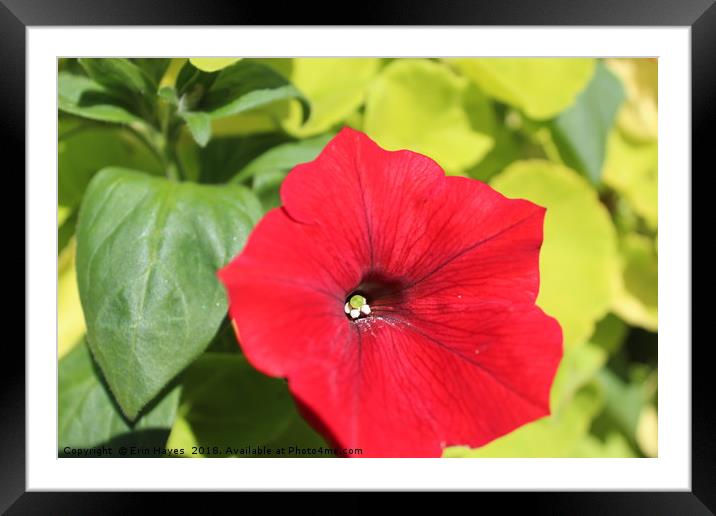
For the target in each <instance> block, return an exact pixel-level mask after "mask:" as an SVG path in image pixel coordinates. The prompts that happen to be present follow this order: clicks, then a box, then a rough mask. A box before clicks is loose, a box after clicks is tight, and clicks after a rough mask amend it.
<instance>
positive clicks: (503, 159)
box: [464, 83, 522, 181]
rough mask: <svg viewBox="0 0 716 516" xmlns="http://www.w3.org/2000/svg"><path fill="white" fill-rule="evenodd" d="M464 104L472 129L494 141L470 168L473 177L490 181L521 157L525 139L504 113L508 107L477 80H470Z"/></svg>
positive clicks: (469, 171)
mask: <svg viewBox="0 0 716 516" xmlns="http://www.w3.org/2000/svg"><path fill="white" fill-rule="evenodd" d="M464 107H465V112H466V113H467V116H468V118H469V120H470V126H471V127H472V129H473V130H474V131H477V132H478V133H482V134H486V135H488V136H490V137H491V138H492V139H493V141H494V145H493V147H492V149H490V152H488V153H487V154H486V155H485V157H484V158H482V159H481V160H480V161H479V162H478V163H477V164H476V165H475V166H473V167H471V168H470V169H469V170H468V171H467V173H468V175H469V176H470V177H474V178H475V179H479V180H481V181H487V180H489V179H490V178H491V177H492V176H494V175H495V174H497V173H498V172H501V171H502V170H503V169H504V168H505V167H506V166H507V165H509V164H510V163H512V162H513V161H516V160H518V159H519V158H520V155H521V152H522V149H521V142H520V141H519V138H518V134H517V132H516V131H514V130H513V129H512V128H511V127H510V126H509V125H508V124H507V123H506V122H505V120H503V119H505V118H507V116H506V115H505V114H504V113H502V112H503V111H505V109H504V108H503V107H502V106H496V105H495V103H494V102H492V100H491V99H489V98H488V97H487V96H486V95H485V94H484V93H483V92H482V91H480V89H479V88H478V87H477V86H476V85H475V84H473V83H470V84H469V85H468V87H467V89H466V91H465V105H464ZM500 108H502V109H500ZM513 114H514V113H513Z"/></svg>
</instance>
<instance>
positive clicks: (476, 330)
mask: <svg viewBox="0 0 716 516" xmlns="http://www.w3.org/2000/svg"><path fill="white" fill-rule="evenodd" d="M281 199H282V201H283V207H282V208H277V209H274V210H272V211H270V212H269V213H268V214H267V215H266V216H265V217H264V218H263V219H262V220H261V222H260V223H259V224H258V226H257V227H256V228H255V229H254V231H253V233H252V234H251V236H250V237H249V240H248V243H247V244H246V247H245V248H244V250H243V252H242V253H241V254H240V255H239V256H238V257H237V258H235V259H234V260H233V261H232V262H231V263H230V264H229V265H227V266H226V267H225V268H224V269H222V270H221V271H220V273H219V275H220V278H221V280H222V281H223V282H224V284H225V285H226V288H227V290H228V294H229V300H230V315H231V317H232V318H233V320H234V322H235V323H236V325H237V326H238V329H239V331H240V342H241V347H242V349H243V351H244V353H245V355H246V357H247V359H248V360H249V361H250V362H251V364H253V366H254V367H256V368H257V369H258V370H260V371H262V372H264V373H266V374H268V375H270V376H275V377H283V378H286V379H287V380H288V386H289V389H290V391H291V393H292V394H293V396H294V397H295V399H296V400H297V402H298V404H299V406H301V407H302V410H303V411H304V413H305V414H306V415H307V418H308V419H309V420H310V421H311V422H312V424H313V425H314V426H315V427H316V429H317V430H319V431H320V432H322V433H323V434H324V436H325V437H326V438H328V439H329V441H331V442H332V443H333V444H334V445H336V446H340V447H345V448H361V449H362V450H363V453H362V456H378V457H436V456H440V455H441V453H442V449H443V447H445V446H453V445H466V446H470V447H478V446H482V445H484V444H486V443H488V442H489V441H491V440H493V439H495V438H497V437H500V436H501V435H504V434H506V433H507V432H510V431H511V430H513V429H515V428H517V427H519V426H520V425H523V424H525V423H527V422H529V421H532V420H534V419H537V418H539V417H542V416H545V415H547V414H549V391H550V387H551V385H552V381H553V379H554V375H555V372H556V369H557V366H558V364H559V361H560V359H561V356H562V331H561V328H560V327H559V324H558V323H557V322H556V321H555V320H554V319H553V318H551V317H549V316H547V315H545V314H544V313H543V312H542V310H540V309H539V308H538V307H537V306H535V298H536V297H537V292H538V289H539V250H540V247H541V245H542V225H543V219H544V214H545V209H544V208H542V207H539V206H537V205H535V204H533V203H531V202H529V201H526V200H520V199H507V198H506V197H504V196H502V195H501V194H499V193H497V192H496V191H495V190H493V189H492V188H490V187H489V186H487V185H486V184H484V183H481V182H480V181H476V180H473V179H467V178H463V177H446V176H445V174H444V173H443V171H442V170H441V169H440V167H439V166H438V165H437V164H436V163H435V162H434V161H432V160H431V159H429V158H427V157H425V156H422V155H420V154H416V153H414V152H410V151H397V152H388V151H385V150H383V149H381V148H380V147H378V146H377V145H376V144H375V143H374V142H373V141H371V140H370V139H369V138H368V137H367V136H365V135H364V134H362V133H360V132H357V131H354V130H352V129H343V130H342V131H341V132H340V133H339V134H338V135H337V136H336V137H335V138H334V139H333V140H332V141H331V142H330V143H328V145H327V146H326V148H325V149H324V150H323V152H322V153H321V155H320V156H319V157H318V158H316V160H315V161H313V162H310V163H306V164H303V165H299V166H297V167H296V168H294V169H293V170H292V171H291V172H290V173H289V174H288V176H287V177H286V179H285V181H284V183H283V185H282V187H281ZM355 296H360V297H355Z"/></svg>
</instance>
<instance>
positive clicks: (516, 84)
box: [447, 57, 595, 120]
mask: <svg viewBox="0 0 716 516" xmlns="http://www.w3.org/2000/svg"><path fill="white" fill-rule="evenodd" d="M447 61H448V62H449V63H450V64H452V65H453V66H455V67H456V68H457V69H458V70H460V71H461V72H462V73H463V74H465V75H466V76H467V77H469V78H470V79H472V80H473V81H475V83H476V84H477V85H478V86H479V87H480V88H481V89H482V91H484V92H485V93H487V94H488V95H490V96H491V97H494V98H496V99H497V100H499V101H501V102H504V103H506V104H510V105H511V106H514V107H516V108H518V109H520V110H521V111H523V112H524V113H525V114H526V115H527V116H528V117H530V118H534V119H538V120H545V119H548V118H552V117H553V116H555V115H557V114H558V113H560V112H561V111H563V110H564V109H565V108H567V107H568V106H569V105H570V104H572V102H574V100H575V98H576V96H577V94H578V93H579V92H580V91H582V89H583V88H584V87H585V86H586V85H587V83H588V82H589V79H590V78H591V77H592V74H593V73H594V66H595V60H594V59H587V58H534V57H530V58H504V57H500V58H458V59H447Z"/></svg>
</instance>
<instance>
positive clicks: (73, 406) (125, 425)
mask: <svg viewBox="0 0 716 516" xmlns="http://www.w3.org/2000/svg"><path fill="white" fill-rule="evenodd" d="M58 376H59V383H58V389H59V396H58V407H57V411H58V445H59V452H60V454H61V455H66V456H71V455H69V454H64V452H63V450H64V448H65V447H66V446H69V447H72V448H90V447H95V446H110V447H113V448H114V453H115V456H117V451H118V447H119V446H138V447H147V448H150V450H152V449H153V448H154V447H160V448H163V447H164V445H165V443H166V441H167V438H168V437H169V431H170V429H171V426H172V424H173V422H174V419H175V417H176V412H177V406H178V404H179V392H180V389H179V388H177V387H174V388H172V389H171V390H170V391H169V392H167V393H164V394H163V396H162V397H161V398H160V399H158V400H156V401H155V402H153V403H152V404H151V406H148V407H147V409H146V410H145V411H143V413H142V414H141V416H140V417H139V418H138V419H137V420H136V421H135V422H130V421H128V420H127V419H126V418H125V417H124V416H123V415H122V413H121V411H120V410H119V407H118V406H117V403H116V402H115V401H114V399H113V398H112V395H111V393H110V391H109V390H108V389H107V386H106V384H105V382H104V379H103V378H102V374H101V372H100V371H99V369H98V368H97V366H96V365H95V363H94V362H93V360H92V356H91V355H90V352H89V349H88V348H87V346H86V345H85V343H84V342H82V343H81V344H80V345H78V346H77V347H75V348H74V349H73V350H72V351H71V352H70V353H69V354H68V355H67V356H66V357H64V358H63V359H62V360H60V363H59V372H58Z"/></svg>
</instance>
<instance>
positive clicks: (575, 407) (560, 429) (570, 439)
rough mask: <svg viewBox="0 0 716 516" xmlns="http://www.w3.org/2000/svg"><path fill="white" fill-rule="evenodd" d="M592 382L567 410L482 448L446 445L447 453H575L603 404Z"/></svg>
mask: <svg viewBox="0 0 716 516" xmlns="http://www.w3.org/2000/svg"><path fill="white" fill-rule="evenodd" d="M602 402H603V400H602V394H601V391H600V390H599V389H596V388H595V387H593V386H589V387H588V388H585V389H582V390H580V391H579V392H578V393H577V394H576V396H575V397H574V399H573V401H572V402H571V403H570V404H569V405H567V406H566V407H565V408H564V410H562V411H560V412H559V413H556V414H553V415H551V416H549V417H545V418H542V419H539V420H537V421H534V422H532V423H529V424H527V425H524V426H522V427H520V428H518V429H517V430H515V431H513V432H511V433H509V434H507V435H505V436H503V437H500V438H498V439H495V440H494V441H492V442H491V443H489V444H487V445H485V446H483V447H482V448H476V449H470V448H466V447H464V446H455V447H451V448H446V449H445V451H444V453H443V456H444V457H480V458H490V457H491V458H495V457H519V458H526V457H574V454H575V449H576V448H577V447H578V445H579V443H580V442H581V440H582V439H583V438H584V437H585V436H586V435H587V432H588V431H589V425H590V423H591V421H592V419H593V418H594V416H595V415H596V414H597V412H598V411H599V409H600V408H601V406H602Z"/></svg>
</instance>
